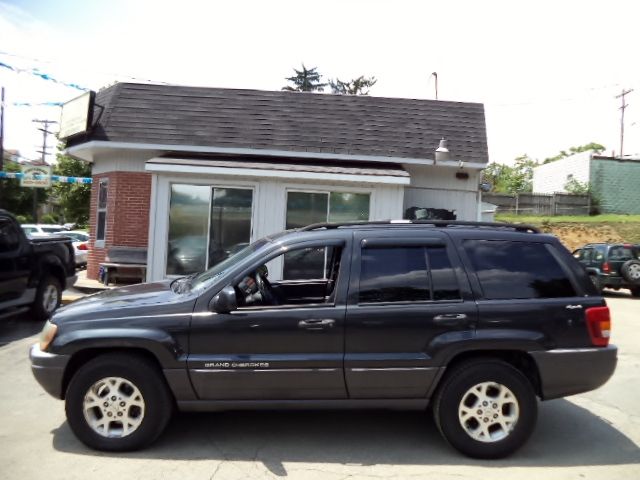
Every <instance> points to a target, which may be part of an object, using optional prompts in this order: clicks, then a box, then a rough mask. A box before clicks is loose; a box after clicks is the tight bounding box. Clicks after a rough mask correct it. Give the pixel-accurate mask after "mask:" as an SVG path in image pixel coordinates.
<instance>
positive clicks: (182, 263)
mask: <svg viewBox="0 0 640 480" xmlns="http://www.w3.org/2000/svg"><path fill="white" fill-rule="evenodd" d="M210 195H211V187H208V186H206V185H172V186H171V203H170V206H169V245H168V249H167V275H185V274H189V273H194V272H199V271H202V270H204V269H205V261H206V252H207V250H206V248H207V226H208V224H209V198H210Z"/></svg>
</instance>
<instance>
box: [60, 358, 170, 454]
mask: <svg viewBox="0 0 640 480" xmlns="http://www.w3.org/2000/svg"><path fill="white" fill-rule="evenodd" d="M172 409H173V403H172V399H171V395H170V394H169V390H168V388H167V386H166V384H165V383H164V379H163V378H162V376H161V374H160V372H159V371H158V369H157V368H156V367H155V366H154V365H153V364H152V363H151V362H150V361H149V360H147V359H146V358H143V357H140V356H136V355H128V354H107V355H101V356H99V357H96V358H94V359H93V360H91V361H90V362H88V363H87V364H85V365H84V366H83V367H81V368H80V370H78V371H77V372H76V373H75V375H74V376H73V378H72V379H71V382H70V383H69V388H68V389H67V394H66V405H65V410H66V413H67V420H68V422H69V426H70V427H71V429H72V430H73V432H74V433H75V434H76V436H77V437H78V438H79V439H80V440H82V442H83V443H85V444H86V445H87V446H89V447H91V448H95V449H97V450H110V451H125V450H136V449H138V448H142V447H144V446H147V445H148V444H150V443H151V442H153V441H154V440H155V439H156V438H158V436H159V435H160V434H161V433H162V431H163V430H164V428H165V427H166V425H167V423H168V421H169V419H170V417H171V412H172Z"/></svg>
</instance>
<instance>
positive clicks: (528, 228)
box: [298, 220, 540, 233]
mask: <svg viewBox="0 0 640 480" xmlns="http://www.w3.org/2000/svg"><path fill="white" fill-rule="evenodd" d="M369 225H432V226H434V227H473V228H501V229H502V228H511V229H513V230H515V231H516V232H526V233H540V230H539V229H538V228H537V227H534V226H533V225H527V224H524V223H501V222H469V221H464V220H373V221H366V220H365V221H362V220H360V221H353V222H339V223H331V222H323V223H313V224H311V225H307V226H306V227H302V228H300V229H299V230H298V231H300V232H308V231H311V230H320V229H322V228H324V229H331V228H340V227H357V226H369Z"/></svg>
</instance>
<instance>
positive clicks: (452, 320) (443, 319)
mask: <svg viewBox="0 0 640 480" xmlns="http://www.w3.org/2000/svg"><path fill="white" fill-rule="evenodd" d="M466 319H467V315H466V314H464V313H443V314H442V315H436V316H435V317H433V321H434V322H438V323H442V324H445V325H455V324H457V323H460V322H461V321H463V320H466Z"/></svg>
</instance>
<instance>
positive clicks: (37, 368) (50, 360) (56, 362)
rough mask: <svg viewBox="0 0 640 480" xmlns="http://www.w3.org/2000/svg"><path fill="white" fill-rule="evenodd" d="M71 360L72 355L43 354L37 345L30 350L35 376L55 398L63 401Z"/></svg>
mask: <svg viewBox="0 0 640 480" xmlns="http://www.w3.org/2000/svg"><path fill="white" fill-rule="evenodd" d="M70 358H71V356H70V355H56V354H55V353H47V352H43V351H42V350H40V345H38V344H37V343H36V344H34V345H32V346H31V349H30V350H29V359H30V360H31V371H32V372H33V376H34V377H36V380H37V381H38V383H39V384H40V385H41V386H42V388H44V389H45V391H46V392H47V393H48V394H49V395H51V396H53V397H55V398H58V399H62V397H63V392H62V381H63V377H64V371H65V368H66V366H67V363H69V359H70Z"/></svg>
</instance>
